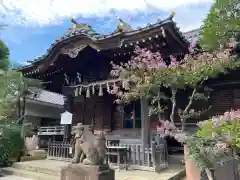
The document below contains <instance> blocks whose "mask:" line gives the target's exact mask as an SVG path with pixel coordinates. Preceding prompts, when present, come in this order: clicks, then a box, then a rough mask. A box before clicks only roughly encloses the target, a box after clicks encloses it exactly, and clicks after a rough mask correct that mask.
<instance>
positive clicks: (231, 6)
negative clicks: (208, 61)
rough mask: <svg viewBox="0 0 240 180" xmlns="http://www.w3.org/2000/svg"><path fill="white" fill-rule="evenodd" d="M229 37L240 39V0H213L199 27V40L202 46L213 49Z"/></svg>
mask: <svg viewBox="0 0 240 180" xmlns="http://www.w3.org/2000/svg"><path fill="white" fill-rule="evenodd" d="M231 37H234V38H237V40H240V2H239V0H215V3H214V4H213V6H212V8H211V10H210V12H209V14H208V16H207V18H206V19H205V21H204V24H203V26H202V28H201V36H200V40H199V42H200V44H201V46H202V47H203V48H205V49H209V50H213V49H216V48H219V47H220V45H221V44H225V43H226V42H227V41H228V40H229V38H231Z"/></svg>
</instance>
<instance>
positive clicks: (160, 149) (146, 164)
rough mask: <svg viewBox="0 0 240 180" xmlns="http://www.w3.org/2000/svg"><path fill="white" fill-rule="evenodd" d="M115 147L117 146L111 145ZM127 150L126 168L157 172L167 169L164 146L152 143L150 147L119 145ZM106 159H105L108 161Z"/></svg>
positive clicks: (166, 155) (165, 148) (165, 146)
mask: <svg viewBox="0 0 240 180" xmlns="http://www.w3.org/2000/svg"><path fill="white" fill-rule="evenodd" d="M111 146H117V145H114V144H113V145H111ZM119 146H121V147H126V148H127V149H128V152H129V153H127V156H128V157H127V166H128V167H129V168H131V169H140V170H149V171H159V170H161V169H164V168H167V167H168V152H167V145H166V144H156V143H155V142H154V143H152V145H151V147H147V148H146V147H145V148H144V147H143V145H142V144H121V143H120V144H119ZM109 158H110V157H108V158H107V159H109Z"/></svg>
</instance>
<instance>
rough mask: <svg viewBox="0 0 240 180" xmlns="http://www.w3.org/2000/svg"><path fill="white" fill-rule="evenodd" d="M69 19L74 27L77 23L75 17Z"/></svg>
mask: <svg viewBox="0 0 240 180" xmlns="http://www.w3.org/2000/svg"><path fill="white" fill-rule="evenodd" d="M69 21H70V22H71V23H72V28H76V27H77V25H78V23H77V21H76V20H75V19H73V18H69Z"/></svg>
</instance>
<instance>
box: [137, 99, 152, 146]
mask: <svg viewBox="0 0 240 180" xmlns="http://www.w3.org/2000/svg"><path fill="white" fill-rule="evenodd" d="M140 102H141V123H142V124H141V131H142V142H143V146H144V147H148V146H149V145H150V133H151V132H150V118H149V115H148V103H147V100H146V98H145V97H142V98H141V101H140Z"/></svg>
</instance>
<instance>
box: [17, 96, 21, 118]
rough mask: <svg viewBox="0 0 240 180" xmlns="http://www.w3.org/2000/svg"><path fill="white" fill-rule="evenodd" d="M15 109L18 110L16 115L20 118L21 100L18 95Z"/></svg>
mask: <svg viewBox="0 0 240 180" xmlns="http://www.w3.org/2000/svg"><path fill="white" fill-rule="evenodd" d="M17 110H18V112H17V114H18V115H17V116H18V118H20V117H21V100H20V96H18V97H17Z"/></svg>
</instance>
